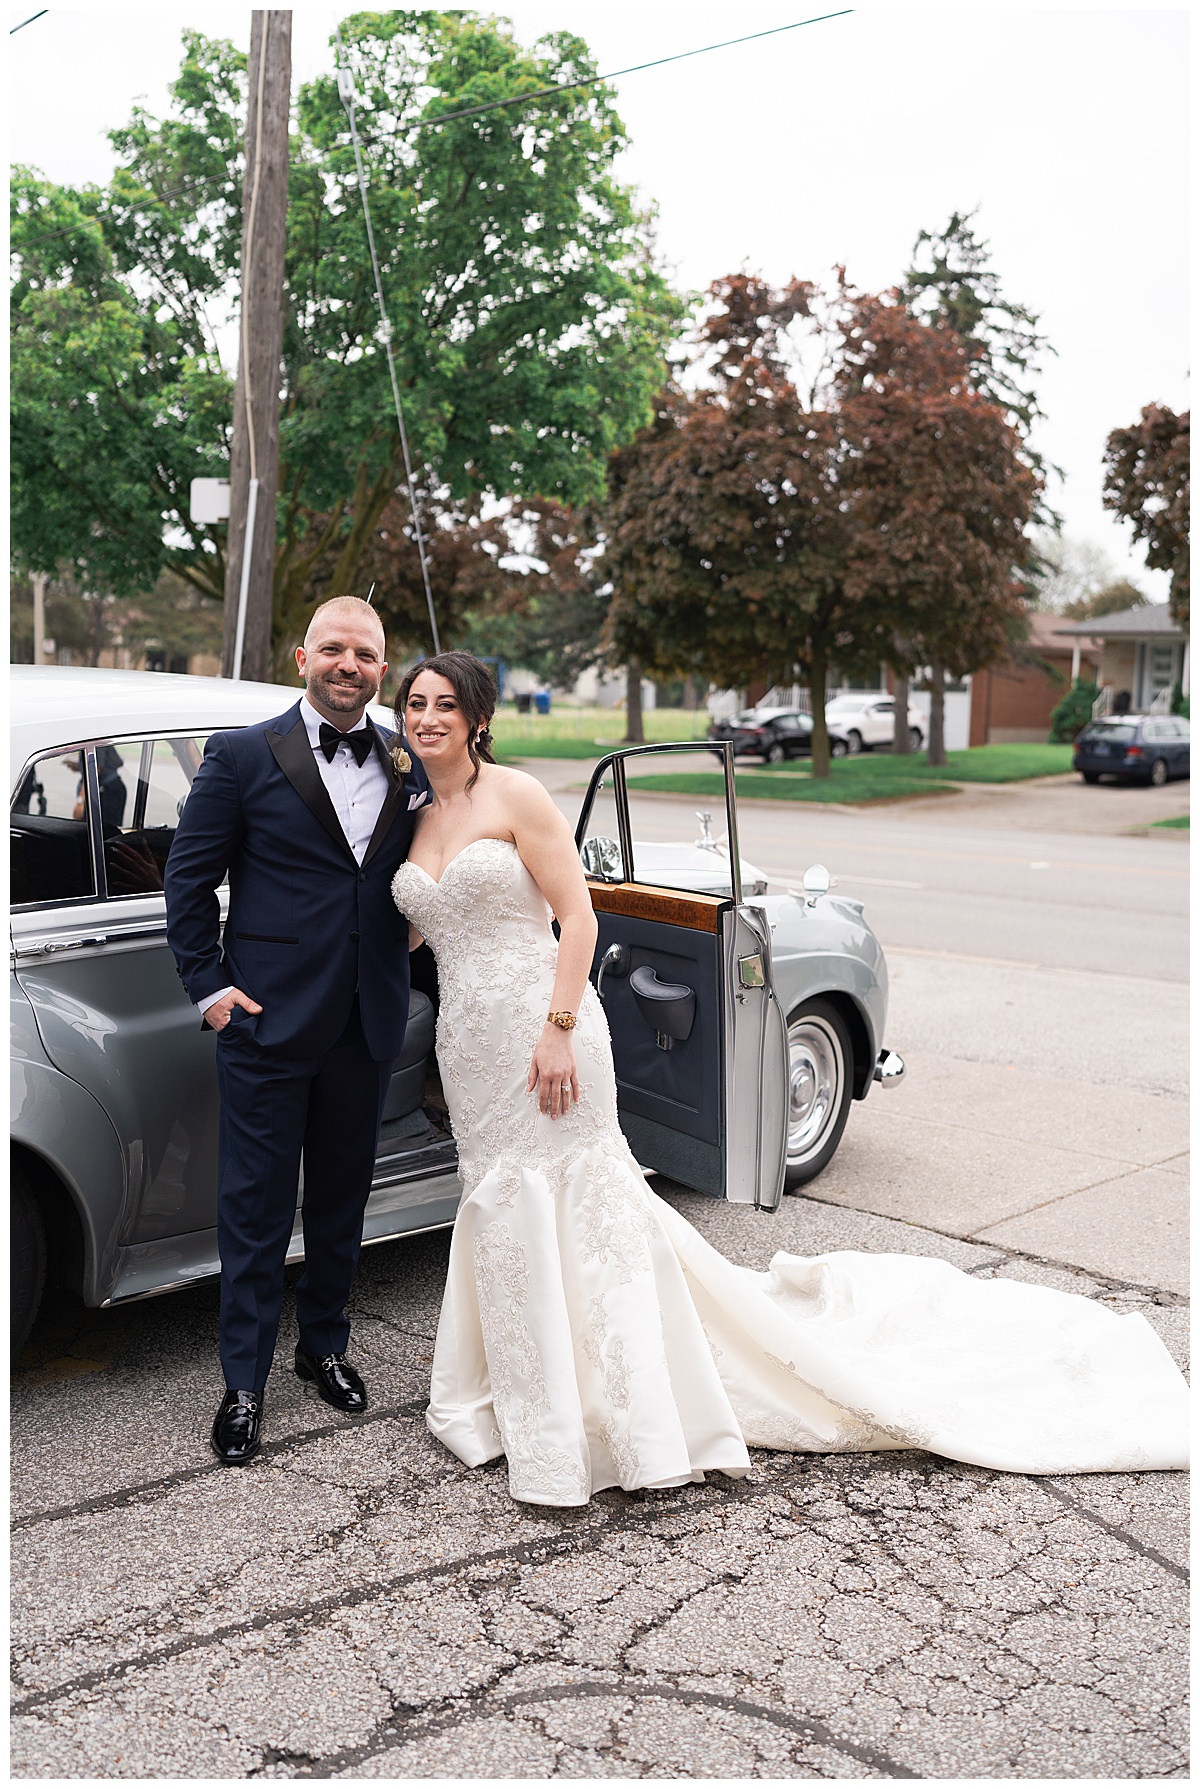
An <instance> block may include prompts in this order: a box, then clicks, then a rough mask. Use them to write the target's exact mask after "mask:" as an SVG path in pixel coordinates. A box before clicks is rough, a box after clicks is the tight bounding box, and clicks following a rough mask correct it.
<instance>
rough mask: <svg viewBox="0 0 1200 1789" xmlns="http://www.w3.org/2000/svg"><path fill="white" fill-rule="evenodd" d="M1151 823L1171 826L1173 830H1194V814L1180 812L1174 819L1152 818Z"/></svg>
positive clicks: (1152, 824)
mask: <svg viewBox="0 0 1200 1789" xmlns="http://www.w3.org/2000/svg"><path fill="white" fill-rule="evenodd" d="M1150 824H1151V826H1165V827H1169V828H1170V829H1171V830H1172V831H1173V832H1190V831H1191V830H1192V816H1191V815H1190V814H1180V815H1179V816H1178V817H1177V818H1176V819H1174V820H1152V821H1151V822H1150Z"/></svg>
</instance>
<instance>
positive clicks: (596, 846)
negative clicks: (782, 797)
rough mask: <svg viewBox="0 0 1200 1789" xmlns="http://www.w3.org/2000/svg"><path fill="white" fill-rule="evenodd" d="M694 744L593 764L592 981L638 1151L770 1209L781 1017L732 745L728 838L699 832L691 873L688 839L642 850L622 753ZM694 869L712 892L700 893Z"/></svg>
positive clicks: (779, 1172)
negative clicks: (746, 876) (751, 875)
mask: <svg viewBox="0 0 1200 1789" xmlns="http://www.w3.org/2000/svg"><path fill="white" fill-rule="evenodd" d="M695 749H696V748H695V747H694V746H682V745H650V746H631V747H629V748H628V749H627V750H625V751H620V752H614V753H612V754H611V756H609V757H607V758H604V759H602V760H601V762H600V763H599V764H598V765H597V766H596V769H595V771H594V773H593V775H592V780H591V784H590V785H589V788H588V792H587V796H586V797H585V799H584V804H583V810H582V812H581V814H580V817H579V825H578V827H577V829H576V845H577V847H578V848H579V851H580V856H581V858H582V860H583V867H584V871H585V874H586V875H587V878H588V886H589V888H590V890H591V896H592V907H593V909H594V911H595V914H596V918H597V921H598V923H599V928H600V930H599V938H598V940H597V945H596V957H595V961H594V963H593V965H592V980H593V982H594V983H595V986H596V989H597V992H598V993H599V995H600V998H601V1000H602V1001H603V1003H604V1010H605V1013H606V1015H607V1017H608V1024H609V1030H610V1031H611V1033H612V1044H613V1060H614V1063H615V1067H616V1077H617V1105H618V1112H619V1115H620V1120H621V1126H622V1129H623V1130H624V1132H625V1135H626V1137H627V1138H628V1139H629V1144H630V1147H631V1148H632V1150H633V1152H634V1154H635V1155H636V1157H637V1159H638V1161H639V1162H640V1163H641V1164H642V1166H643V1167H645V1168H653V1169H656V1170H657V1171H658V1172H660V1173H662V1174H667V1175H669V1176H670V1177H671V1178H672V1179H673V1180H677V1181H680V1182H681V1183H682V1184H683V1185H684V1186H689V1187H694V1188H695V1189H696V1190H697V1191H699V1192H705V1193H712V1194H714V1195H716V1196H717V1197H718V1198H725V1199H731V1200H733V1201H735V1202H736V1203H738V1204H744V1205H756V1206H758V1207H759V1208H760V1209H761V1210H764V1211H774V1210H775V1209H776V1207H777V1206H778V1204H779V1201H780V1198H781V1197H782V1194H783V1175H784V1160H785V1154H786V1146H787V1111H788V1103H787V1101H788V1071H787V1060H788V1058H787V1028H786V1024H785V1020H784V1015H783V1013H782V1011H781V1010H780V1006H779V1001H778V999H777V998H776V994H775V988H774V980H773V977H772V973H771V931H770V927H769V925H768V923H767V920H766V917H765V915H764V914H763V912H762V911H761V910H760V909H759V908H757V907H755V906H753V905H747V904H744V903H743V900H742V886H741V860H740V858H739V856H738V844H737V816H736V811H735V803H734V790H733V750H732V747H731V746H729V745H726V746H725V747H724V748H723V750H722V757H723V762H724V771H725V815H726V828H727V842H726V845H725V846H719V845H715V844H712V843H711V842H707V843H706V847H705V848H706V850H707V851H708V852H710V853H711V873H709V874H702V875H701V876H700V877H699V878H698V877H697V874H696V870H695V866H694V858H695V855H696V854H695V852H694V851H693V850H690V849H689V848H688V847H686V846H685V847H683V848H682V849H681V850H680V851H679V852H678V853H677V854H675V853H673V852H672V850H671V849H670V848H669V847H664V846H663V845H661V844H657V845H647V844H646V843H645V842H643V845H642V846H641V847H639V845H638V842H637V841H636V840H635V838H634V833H633V826H632V823H631V819H630V801H629V789H628V786H627V783H626V775H625V771H626V765H627V764H628V762H629V761H630V760H631V759H635V758H640V757H643V756H646V755H648V754H656V755H660V754H661V755H667V754H670V753H676V754H678V753H681V752H688V753H689V754H693V755H694V753H695ZM707 749H711V748H707ZM664 768H668V766H665V765H664ZM634 793H635V799H636V779H635V782H634ZM643 830H645V829H644V827H643ZM639 850H640V861H639ZM673 855H677V856H678V858H679V864H678V867H677V868H673V866H672V857H673ZM689 859H692V860H693V861H692V862H691V863H689V862H688V860H689ZM698 880H699V881H700V882H703V883H705V884H706V885H707V887H708V888H709V889H714V890H717V891H718V892H700V891H699V890H698V888H697V882H698ZM673 882H674V883H676V884H677V886H672V883H673Z"/></svg>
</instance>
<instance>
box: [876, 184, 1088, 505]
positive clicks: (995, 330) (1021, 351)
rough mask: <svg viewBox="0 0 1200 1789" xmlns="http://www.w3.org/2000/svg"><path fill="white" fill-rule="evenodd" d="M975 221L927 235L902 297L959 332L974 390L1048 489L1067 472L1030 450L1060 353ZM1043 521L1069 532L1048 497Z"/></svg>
mask: <svg viewBox="0 0 1200 1789" xmlns="http://www.w3.org/2000/svg"><path fill="white" fill-rule="evenodd" d="M974 217H975V212H974V211H968V212H960V211H954V212H951V214H950V218H949V221H948V222H947V224H946V226H945V228H944V229H943V230H921V231H919V232H918V235H917V239H916V242H915V243H914V244H913V250H912V259H911V264H910V266H909V268H908V271H907V272H906V273H905V275H904V278H903V280H902V281H901V284H900V290H901V293H902V295H903V299H904V302H905V304H906V305H907V306H908V308H909V310H910V311H911V312H912V314H913V316H914V317H918V318H920V320H921V321H922V322H925V323H943V324H945V325H946V327H947V328H949V329H952V330H953V331H954V334H955V335H956V336H957V337H958V339H959V341H960V342H961V343H962V345H963V347H964V349H965V350H966V355H967V362H968V366H969V371H970V379H971V383H972V385H973V386H974V387H975V390H976V391H977V392H979V394H980V396H981V397H984V398H986V399H987V400H988V401H989V402H991V403H993V404H996V405H998V406H999V408H1000V409H1001V410H1002V411H1003V412H1004V413H1005V415H1006V416H1008V418H1009V419H1010V421H1011V422H1013V423H1014V425H1015V426H1016V427H1017V429H1018V430H1019V431H1020V435H1021V441H1022V455H1023V457H1024V458H1025V459H1026V460H1027V461H1028V463H1029V465H1030V466H1032V467H1033V468H1034V470H1035V471H1036V472H1037V473H1038V475H1039V478H1040V479H1041V480H1042V481H1043V486H1044V480H1045V477H1046V475H1047V474H1048V473H1050V472H1058V470H1059V469H1058V468H1057V467H1055V466H1051V465H1050V464H1049V463H1048V462H1047V461H1046V460H1045V459H1044V458H1043V457H1042V455H1041V454H1040V453H1038V452H1037V451H1036V450H1035V449H1034V448H1033V447H1032V446H1031V445H1030V435H1031V434H1032V431H1033V428H1034V425H1035V424H1036V423H1037V422H1039V421H1041V420H1043V419H1044V417H1045V412H1044V411H1043V409H1042V407H1041V404H1040V402H1039V400H1038V395H1037V378H1038V374H1039V373H1040V371H1041V362H1042V360H1043V358H1044V356H1045V355H1047V354H1053V353H1055V349H1054V348H1052V347H1051V345H1050V342H1049V339H1048V338H1047V337H1046V336H1044V335H1043V334H1042V333H1041V331H1040V330H1039V328H1038V322H1039V318H1038V316H1037V314H1036V312H1034V311H1031V310H1029V309H1028V307H1027V306H1025V305H1023V304H1018V303H1016V302H1015V301H1014V300H1013V299H1010V298H1007V297H1006V296H1005V294H1004V291H1003V288H1002V285H1001V281H1000V275H999V274H998V273H997V272H996V270H995V268H994V267H992V265H991V260H990V253H989V249H988V245H987V243H986V242H981V241H980V239H979V237H978V236H977V235H976V234H975V231H974V229H973V228H972V221H973V219H974ZM1060 476H1061V473H1060ZM1036 513H1037V516H1038V518H1039V519H1040V520H1041V521H1043V522H1045V523H1049V524H1050V525H1051V526H1053V527H1054V528H1055V529H1057V528H1060V527H1061V526H1062V520H1061V517H1059V516H1058V515H1057V514H1056V513H1055V512H1054V510H1053V509H1051V508H1050V507H1049V505H1048V504H1047V503H1046V501H1045V497H1044V495H1043V494H1042V492H1041V491H1039V494H1038V497H1037V512H1036Z"/></svg>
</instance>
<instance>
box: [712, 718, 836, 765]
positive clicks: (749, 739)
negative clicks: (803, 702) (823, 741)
mask: <svg viewBox="0 0 1200 1789" xmlns="http://www.w3.org/2000/svg"><path fill="white" fill-rule="evenodd" d="M812 728H813V724H812V715H811V714H804V713H803V712H802V710H800V709H799V708H746V709H743V710H742V712H741V714H735V715H734V717H733V719H732V720H728V721H714V722H713V724H712V726H711V727H710V728H709V729H708V737H709V739H710V740H711V741H712V742H713V743H714V744H715V743H717V742H720V741H724V740H726V739H730V740H732V741H733V755H734V757H735V758H761V759H762V760H763V762H764V763H766V764H782V763H783V761H784V759H785V758H807V757H809V756H810V755H811V753H812ZM849 749H850V747H849V745H848V744H847V741H846V736H845V734H844V733H839V732H837V731H836V730H835V729H834V728H833V727H830V729H829V750H830V753H831V754H832V756H833V757H835V758H844V757H845V756H846V754H847V752H848V751H849Z"/></svg>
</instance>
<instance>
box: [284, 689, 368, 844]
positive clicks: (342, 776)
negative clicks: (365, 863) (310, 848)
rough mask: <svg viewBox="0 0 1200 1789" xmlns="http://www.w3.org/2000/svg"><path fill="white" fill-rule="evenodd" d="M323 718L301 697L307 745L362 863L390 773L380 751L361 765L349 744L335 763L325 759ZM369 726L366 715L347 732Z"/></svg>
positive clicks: (348, 842)
mask: <svg viewBox="0 0 1200 1789" xmlns="http://www.w3.org/2000/svg"><path fill="white" fill-rule="evenodd" d="M324 718H325V717H324V715H321V714H318V713H317V711H316V709H315V708H314V707H313V705H312V703H311V702H310V701H309V699H308V697H307V696H301V698H300V719H301V720H302V721H303V722H304V726H305V730H306V731H307V733H308V743H309V744H310V745H311V746H312V749H313V754H314V756H315V758H316V761H317V769H318V771H319V772H320V775H321V781H322V782H323V783H324V785H325V787H326V789H327V790H328V791H329V799H330V801H332V803H333V811H334V813H335V814H336V815H337V817H338V819H339V820H340V821H341V823H342V831H343V832H344V833H345V835H346V842H347V844H348V845H349V847H350V849H351V851H353V853H354V856H355V859H356V860H357V862H359V863H360V864H361V862H362V860H363V858H364V857H365V856H366V854H367V846H368V845H369V844H370V843H371V835H372V833H373V832H374V831H375V822H376V821H377V820H378V818H379V810H380V809H381V808H382V806H383V804H384V801H385V800H386V798H387V792H388V778H387V771H386V770H385V769H384V768H383V765H382V764H381V762H380V759H379V753H378V752H374V751H373V752H372V753H371V755H370V757H369V758H368V759H367V760H366V762H365V763H364V764H362V765H360V764H359V762H358V760H357V758H356V757H355V756H354V753H353V752H352V751H351V750H350V747H349V746H348V745H339V747H338V749H337V751H336V752H335V753H334V754H333V758H332V760H330V759H328V758H326V756H325V754H324V752H323V751H322V750H321V739H320V734H321V722H322V721H323V720H324ZM366 726H367V717H366V715H365V714H364V715H363V717H362V719H361V720H360V721H359V722H358V725H357V726H355V727H351V728H349V729H348V730H349V731H350V732H351V733H361V732H363V731H364V730H365V728H366Z"/></svg>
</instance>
